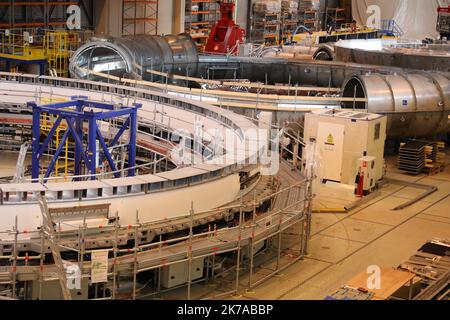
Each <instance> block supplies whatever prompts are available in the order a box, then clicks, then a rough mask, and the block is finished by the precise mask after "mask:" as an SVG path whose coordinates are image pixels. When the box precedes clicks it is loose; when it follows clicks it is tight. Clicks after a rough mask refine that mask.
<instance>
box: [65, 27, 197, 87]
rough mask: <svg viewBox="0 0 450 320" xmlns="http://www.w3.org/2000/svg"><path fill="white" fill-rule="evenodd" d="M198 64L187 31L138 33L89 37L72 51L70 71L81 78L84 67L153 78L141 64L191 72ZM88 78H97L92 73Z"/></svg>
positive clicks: (113, 73)
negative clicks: (168, 33)
mask: <svg viewBox="0 0 450 320" xmlns="http://www.w3.org/2000/svg"><path fill="white" fill-rule="evenodd" d="M197 65H198V54H197V50H196V48H195V45H194V42H193V41H192V39H191V37H190V36H189V35H186V34H180V35H177V36H175V35H170V36H166V37H160V36H150V35H137V36H131V37H123V38H110V37H105V38H94V39H92V41H91V42H89V43H87V44H86V45H84V46H82V47H81V48H80V49H78V50H77V52H75V54H74V55H73V57H72V59H71V64H70V72H71V75H72V76H73V77H75V78H81V79H86V78H87V75H86V72H83V70H82V69H83V68H84V69H90V70H94V71H97V72H102V73H109V74H111V75H115V76H119V77H124V76H128V77H130V76H135V75H141V74H146V76H147V78H156V76H155V77H154V76H152V75H151V74H148V73H146V72H142V70H141V68H143V69H144V70H148V69H151V70H155V71H160V72H167V73H172V72H176V73H179V74H183V75H186V74H187V75H189V76H193V75H195V74H196V73H197ZM90 79H91V80H100V79H95V77H92V76H91V77H90Z"/></svg>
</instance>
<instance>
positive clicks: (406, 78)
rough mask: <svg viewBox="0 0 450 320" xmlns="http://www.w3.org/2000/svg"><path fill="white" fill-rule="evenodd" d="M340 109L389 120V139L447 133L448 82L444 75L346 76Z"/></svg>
mask: <svg viewBox="0 0 450 320" xmlns="http://www.w3.org/2000/svg"><path fill="white" fill-rule="evenodd" d="M342 96H343V97H346V98H353V97H354V98H366V99H367V102H355V103H353V102H344V103H342V107H343V108H347V109H365V110H367V111H368V112H370V113H378V114H385V115H387V117H388V135H389V136H390V137H404V136H411V137H425V136H432V135H435V134H442V133H449V132H450V120H449V115H450V81H449V79H448V77H447V76H446V75H444V74H440V73H433V72H414V73H404V74H393V75H381V74H366V75H353V76H351V77H348V78H347V79H346V80H345V81H344V84H343V86H342Z"/></svg>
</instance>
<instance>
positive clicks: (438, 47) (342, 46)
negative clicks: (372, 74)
mask: <svg viewBox="0 0 450 320" xmlns="http://www.w3.org/2000/svg"><path fill="white" fill-rule="evenodd" d="M334 47H335V59H336V60H337V61H342V62H353V63H361V64H372V65H380V66H391V67H400V68H406V69H419V70H433V71H443V72H448V71H450V45H448V44H417V43H400V42H398V41H397V40H384V39H370V40H343V41H339V42H337V43H336V44H335V46H334Z"/></svg>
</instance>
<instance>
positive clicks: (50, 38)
mask: <svg viewBox="0 0 450 320" xmlns="http://www.w3.org/2000/svg"><path fill="white" fill-rule="evenodd" d="M90 35H91V33H90V32H80V31H66V30H43V29H36V28H15V29H0V41H1V43H0V60H3V61H5V63H6V70H7V71H10V70H11V69H12V68H15V67H17V66H20V65H37V66H39V74H40V75H45V74H46V70H47V69H48V70H49V73H50V74H52V75H53V76H58V77H68V75H69V72H68V69H69V59H70V56H71V52H73V51H74V50H77V49H78V48H79V47H80V46H81V45H82V44H84V43H85V42H86V41H87V39H88V37H89V36H90ZM26 71H28V73H37V72H35V71H34V70H26Z"/></svg>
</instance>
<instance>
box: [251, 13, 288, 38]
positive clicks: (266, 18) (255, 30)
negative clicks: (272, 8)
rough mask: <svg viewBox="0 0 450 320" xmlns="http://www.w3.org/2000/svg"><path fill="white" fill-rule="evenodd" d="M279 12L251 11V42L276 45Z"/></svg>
mask: <svg viewBox="0 0 450 320" xmlns="http://www.w3.org/2000/svg"><path fill="white" fill-rule="evenodd" d="M281 18H282V15H281V12H264V13H261V12H259V11H258V12H256V11H254V12H253V21H252V34H251V38H252V42H253V43H261V44H266V45H276V44H278V43H279V41H280V33H281Z"/></svg>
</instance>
